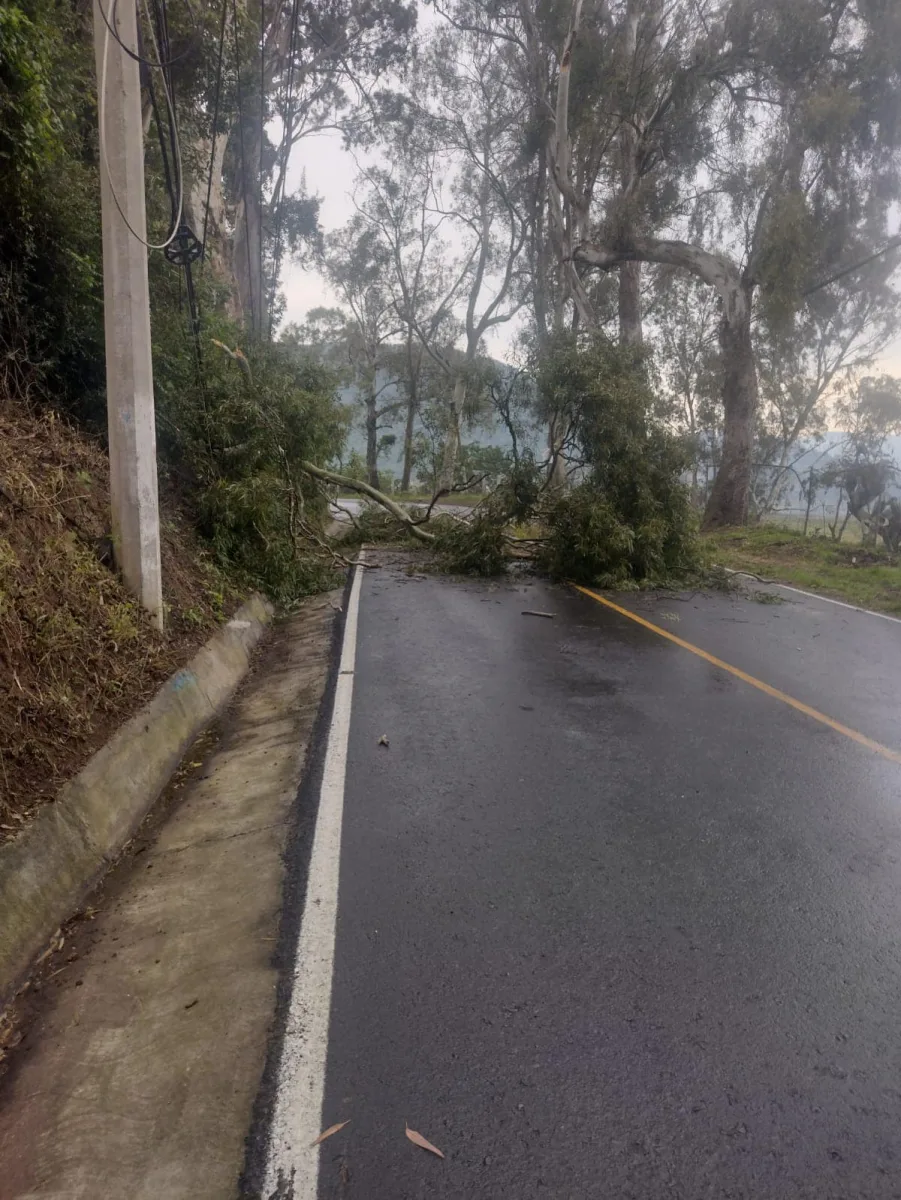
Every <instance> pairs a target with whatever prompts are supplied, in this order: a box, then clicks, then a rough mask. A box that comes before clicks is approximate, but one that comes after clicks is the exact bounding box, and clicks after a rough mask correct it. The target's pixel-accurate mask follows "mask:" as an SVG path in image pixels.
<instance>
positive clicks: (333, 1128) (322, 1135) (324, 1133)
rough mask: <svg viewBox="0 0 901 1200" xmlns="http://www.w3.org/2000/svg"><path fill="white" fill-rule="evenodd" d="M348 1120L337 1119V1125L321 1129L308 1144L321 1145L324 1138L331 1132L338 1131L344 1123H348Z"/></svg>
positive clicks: (328, 1136)
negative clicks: (316, 1136)
mask: <svg viewBox="0 0 901 1200" xmlns="http://www.w3.org/2000/svg"><path fill="white" fill-rule="evenodd" d="M349 1124H350V1121H339V1122H338V1124H337V1125H329V1127H328V1129H323V1131H322V1133H320V1135H319V1137H318V1138H316V1140H315V1141H313V1142H310V1146H311V1147H312V1146H321V1145H322V1143H323V1142H324V1141H325V1140H326V1138H330V1137H331V1136H332V1134H335V1133H340V1132H341V1130H342V1129H343V1128H344V1126H345V1125H349Z"/></svg>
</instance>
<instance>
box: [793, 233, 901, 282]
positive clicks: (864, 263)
mask: <svg viewBox="0 0 901 1200" xmlns="http://www.w3.org/2000/svg"><path fill="white" fill-rule="evenodd" d="M898 249H901V238H895V239H894V241H891V242H889V243H888V245H887V246H883V247H882V249H881V250H877V251H876V252H875V253H874V254H870V255H868V256H867V257H866V258H862V259H861V260H860V262H856V263H852V264H851V266H850V267H843V268H842V270H841V271H836V273H835V274H834V275H830V276H829V278H828V279H822V280H820V282H819V283H815V284H814V285H813V286H812V287H809V288H807V289H806V291H803V292H802V293H801V295H802V296H812V295H813V293H814V292H819V291H822V289H823V288H825V287H829V285H830V284H831V283H837V282H838V281H839V280H840V279H844V278H845V276H846V275H852V274H853V273H854V272H855V271H859V270H861V268H862V267H868V266H869V265H870V263H871V262H875V261H876V259H877V258H882V256H883V255H884V254H890V253H891V251H892V250H898Z"/></svg>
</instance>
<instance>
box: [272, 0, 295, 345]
mask: <svg viewBox="0 0 901 1200" xmlns="http://www.w3.org/2000/svg"><path fill="white" fill-rule="evenodd" d="M298 12H299V3H298V0H294V2H293V5H292V8H291V32H290V35H289V37H288V54H289V60H288V83H287V87H286V88H285V117H284V123H285V127H284V130H283V131H282V145H281V148H280V149H281V159H282V165H281V170H280V172H279V183H280V187H281V194H280V195H279V198H278V207H277V208H276V213H275V246H274V249H273V260H274V265H273V273H272V288H271V291H270V295H269V340H270V341H271V340H272V321H273V315H274V307H275V289H276V288H277V287H278V273H279V270H280V268H281V261H282V208H283V205H284V200H285V179H286V176H287V171H288V157H289V155H290V153H291V139H292V137H293V134H294V112H293V110H292V107H291V106H292V101H293V91H294V64H295V62H296V59H297V28H298ZM272 199H273V202H275V196H274V195H273V197H272Z"/></svg>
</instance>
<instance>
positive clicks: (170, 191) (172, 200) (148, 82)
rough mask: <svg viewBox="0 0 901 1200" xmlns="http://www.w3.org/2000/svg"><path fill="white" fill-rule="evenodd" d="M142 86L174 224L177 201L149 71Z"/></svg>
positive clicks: (176, 214)
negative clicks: (155, 136) (158, 149)
mask: <svg viewBox="0 0 901 1200" xmlns="http://www.w3.org/2000/svg"><path fill="white" fill-rule="evenodd" d="M144 86H145V87H146V88H147V94H148V96H149V97H150V107H151V109H152V110H153V123H154V125H156V133H157V139H158V140H159V144H160V158H161V159H162V161H163V176H164V178H165V181H166V191H167V192H168V194H169V204H170V207H171V212H172V222H174V221H175V220H176V219H177V217H178V201H177V200H176V193H175V186H174V183H173V179H172V170H171V168H170V166H169V151H168V150H167V148H166V139H165V138H164V137H163V124H162V122H161V121H160V110H159V105H158V104H157V102H156V92H155V90H154V87H153V79H152V78H151V76H150V71H149V70H148V71H147V75H146V78H145V80H144ZM170 138H171V130H170ZM170 146H171V143H170Z"/></svg>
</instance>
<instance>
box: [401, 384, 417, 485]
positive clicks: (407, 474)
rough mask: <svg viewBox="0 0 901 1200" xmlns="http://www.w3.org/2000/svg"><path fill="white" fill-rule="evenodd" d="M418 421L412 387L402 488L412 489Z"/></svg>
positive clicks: (405, 439) (405, 441)
mask: <svg viewBox="0 0 901 1200" xmlns="http://www.w3.org/2000/svg"><path fill="white" fill-rule="evenodd" d="M415 421H416V393H415V391H414V390H413V389H412V388H411V389H410V392H409V395H408V397H407V423H406V425H405V426H404V470H403V475H402V476H401V481H400V490H401V491H402V492H408V491H409V490H410V479H411V477H412V475H413V426H414V423H415Z"/></svg>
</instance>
